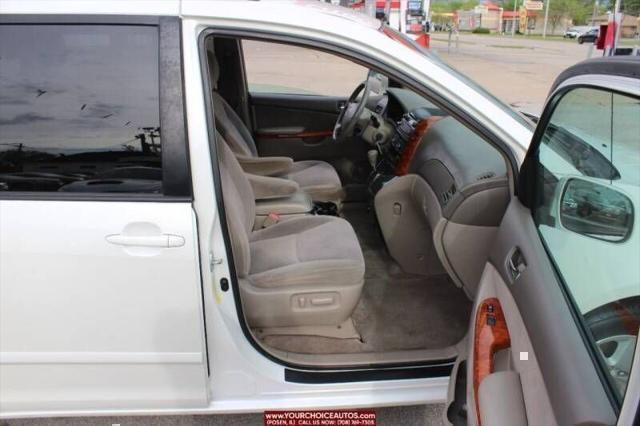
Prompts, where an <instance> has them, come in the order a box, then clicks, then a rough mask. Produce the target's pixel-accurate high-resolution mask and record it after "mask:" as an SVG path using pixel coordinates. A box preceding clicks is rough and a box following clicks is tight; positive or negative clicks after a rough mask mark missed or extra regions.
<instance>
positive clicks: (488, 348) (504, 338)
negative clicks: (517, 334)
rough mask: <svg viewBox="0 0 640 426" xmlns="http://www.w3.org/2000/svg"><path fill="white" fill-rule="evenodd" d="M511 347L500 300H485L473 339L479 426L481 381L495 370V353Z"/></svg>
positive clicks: (478, 314) (475, 392) (474, 392)
mask: <svg viewBox="0 0 640 426" xmlns="http://www.w3.org/2000/svg"><path fill="white" fill-rule="evenodd" d="M509 347H511V337H510V336H509V329H508V327H507V322H506V321H505V319H504V313H503V312H502V306H500V302H499V301H498V299H497V298H495V297H492V298H488V299H485V300H483V301H482V303H481V304H480V306H478V310H477V312H476V324H475V333H474V339H473V395H474V399H475V403H476V415H477V416H478V426H480V403H479V400H478V390H479V388H480V383H481V382H482V380H483V379H484V378H485V377H487V376H488V375H489V374H491V373H492V372H493V356H494V355H495V353H496V352H498V351H500V350H502V349H507V348H509Z"/></svg>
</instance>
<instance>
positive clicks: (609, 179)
mask: <svg viewBox="0 0 640 426" xmlns="http://www.w3.org/2000/svg"><path fill="white" fill-rule="evenodd" d="M634 69H635V71H634ZM637 69H638V62H637V61H635V63H633V62H627V61H621V60H612V59H607V60H605V61H595V62H593V61H591V62H587V63H585V64H583V65H577V66H576V67H573V68H571V69H569V70H568V71H566V72H565V73H564V74H563V75H562V76H561V77H560V78H559V80H558V81H557V82H556V85H555V90H554V91H553V92H552V95H551V97H550V98H549V101H548V104H547V107H546V110H545V111H544V113H543V115H542V117H541V120H540V123H539V127H538V129H537V130H536V133H535V136H534V139H533V143H532V145H531V147H530V151H529V153H528V156H527V159H526V160H525V163H524V165H523V166H522V169H521V173H520V182H519V191H518V196H517V197H514V198H513V199H512V201H511V204H510V205H509V207H508V209H507V212H506V214H505V216H504V219H503V222H502V224H501V226H500V230H499V232H498V236H497V239H496V241H495V245H494V247H493V248H492V250H491V254H490V258H489V262H488V263H487V264H486V267H485V270H484V273H483V275H482V278H481V280H480V284H479V287H478V293H477V294H476V298H475V302H474V310H473V313H472V319H471V328H470V334H469V345H468V354H467V359H466V361H465V371H466V395H464V393H465V392H459V393H462V394H463V395H462V397H463V398H464V397H465V396H466V408H467V409H466V411H465V410H464V409H462V408H460V406H461V405H460V404H459V401H458V404H457V405H456V403H454V404H452V405H451V406H450V409H449V411H450V413H449V419H450V420H451V421H452V422H453V423H461V424H464V423H468V424H470V425H476V424H482V426H487V425H498V424H501V425H507V424H508V425H525V424H541V425H553V424H560V425H569V424H615V423H616V422H617V421H618V418H619V416H620V415H621V409H622V403H623V400H624V399H625V397H626V398H627V399H633V400H634V401H636V402H635V405H634V406H637V398H638V395H637V392H633V391H631V392H627V391H626V390H627V388H628V389H633V388H634V386H636V389H637V384H636V383H635V382H633V381H632V380H630V373H631V366H632V363H633V357H634V350H635V347H636V342H637V336H638V326H639V324H640V265H639V262H638V259H640V229H639V226H640V225H639V224H638V223H639V222H640V218H639V217H638V214H637V211H638V209H640V137H639V135H640V103H639V102H638V100H639V99H640V97H639V95H640V84H638V80H637V79H636V78H637V77H635V78H629V77H631V76H632V75H633V73H634V72H635V75H636V76H637ZM594 73H595V74H598V75H593V74H594ZM603 75H605V76H606V78H602V77H603ZM625 75H626V76H625ZM461 376H462V377H463V378H464V376H465V374H464V373H461V374H458V375H457V377H458V381H460V380H461V379H460V377H461ZM636 377H637V374H636ZM456 398H457V399H460V396H456ZM627 402H628V401H625V408H624V409H625V410H626V408H627V407H626V405H628V404H627ZM456 410H457V411H456ZM451 411H454V412H451ZM634 413H635V412H634ZM623 414H624V412H623ZM465 415H466V418H465ZM634 415H635V414H634ZM627 419H628V417H627ZM637 420H638V419H637V418H636V421H637ZM628 424H630V423H628Z"/></svg>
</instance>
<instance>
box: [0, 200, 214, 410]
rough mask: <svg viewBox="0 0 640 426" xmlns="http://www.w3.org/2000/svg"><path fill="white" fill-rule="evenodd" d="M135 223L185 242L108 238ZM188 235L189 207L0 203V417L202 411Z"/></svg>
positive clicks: (192, 246) (193, 256)
mask: <svg viewBox="0 0 640 426" xmlns="http://www.w3.org/2000/svg"><path fill="white" fill-rule="evenodd" d="M97 218H99V220H96V219H97ZM61 224H63V225H62V226H61ZM132 224H133V226H132ZM141 224H142V225H141ZM139 226H145V227H146V226H156V227H157V228H158V229H159V230H161V232H162V233H168V234H174V235H180V236H182V237H183V238H184V240H185V241H184V245H182V246H181V247H174V248H168V249H165V248H157V247H123V246H119V245H113V244H110V243H108V242H107V241H106V239H105V236H107V235H111V234H120V233H122V232H123V230H124V228H125V227H129V229H130V230H131V231H132V232H134V233H135V231H136V230H135V229H133V228H135V227H139ZM194 235H195V216H194V214H193V211H192V209H191V206H190V205H189V204H188V203H151V202H142V203H140V202H113V201H111V202H98V201H90V202H83V201H49V200H45V201H39V200H23V201H18V200H0V259H2V263H1V265H0V282H1V283H2V286H0V348H2V352H0V368H1V373H0V389H1V391H0V397H1V405H0V408H1V409H2V415H3V416H11V415H12V414H20V413H33V414H36V413H38V412H40V411H42V410H46V411H49V410H55V411H58V410H60V412H61V413H67V414H71V410H78V409H88V408H93V409H94V410H97V409H104V410H108V409H113V408H116V407H117V408H134V407H139V406H141V405H145V406H149V407H154V408H167V407H194V406H202V405H203V404H206V402H207V394H206V386H205V378H206V352H205V348H204V346H203V342H204V338H203V336H204V327H203V326H204V321H203V318H202V309H201V306H202V302H201V294H200V277H199V274H198V267H199V263H198V257H197V252H196V250H197V240H196V239H195V238H194ZM27 283H28V286H26V285H25V284H27ZM16 301H19V303H15V302H16ZM98 366H99V368H97V367H98Z"/></svg>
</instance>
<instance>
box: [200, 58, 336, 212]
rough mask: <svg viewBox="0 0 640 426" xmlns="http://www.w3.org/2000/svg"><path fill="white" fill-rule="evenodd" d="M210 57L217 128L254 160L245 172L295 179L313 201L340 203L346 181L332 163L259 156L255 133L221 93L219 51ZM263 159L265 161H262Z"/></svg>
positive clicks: (239, 151)
mask: <svg viewBox="0 0 640 426" xmlns="http://www.w3.org/2000/svg"><path fill="white" fill-rule="evenodd" d="M208 58H209V68H210V72H211V74H212V76H211V78H212V81H213V85H214V87H215V88H216V89H214V91H213V93H212V98H213V109H214V114H215V119H216V129H217V130H218V131H219V132H220V133H221V134H222V136H223V137H224V138H225V140H226V141H227V143H228V144H229V146H230V147H231V150H232V151H233V152H234V153H235V154H236V156H238V157H239V160H240V162H241V165H243V167H244V164H245V160H247V161H246V162H247V163H251V170H247V169H246V168H245V171H247V172H250V173H254V174H263V175H265V176H272V177H281V178H286V179H291V180H293V181H294V182H296V183H298V185H300V188H301V189H302V190H303V191H305V192H306V193H308V194H309V195H310V196H311V198H312V199H313V201H330V202H334V203H336V204H338V205H340V204H341V201H342V200H343V198H344V191H343V190H342V183H341V182H340V177H339V176H338V173H337V172H336V170H335V169H334V168H333V166H331V165H330V164H329V163H327V162H325V161H316V160H307V161H296V162H294V161H293V160H291V159H290V158H287V157H264V158H262V157H260V156H259V155H258V150H257V148H256V144H255V141H254V139H253V137H252V136H251V132H250V131H249V129H247V127H246V125H245V124H244V122H243V121H242V120H241V119H240V117H239V116H238V114H236V112H235V111H234V109H233V108H232V107H231V106H230V105H229V104H228V103H227V101H226V100H225V99H224V98H223V97H222V96H220V94H219V93H218V92H217V84H218V78H219V75H220V69H219V67H218V62H217V60H216V58H215V54H214V53H213V52H211V51H209V52H208ZM260 159H264V160H265V161H264V162H262V161H259V160H260ZM251 160H254V161H251ZM270 160H272V161H270Z"/></svg>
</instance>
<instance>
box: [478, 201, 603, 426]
mask: <svg viewBox="0 0 640 426" xmlns="http://www.w3.org/2000/svg"><path fill="white" fill-rule="evenodd" d="M516 248H517V249H518V250H519V252H520V255H519V257H520V258H521V262H522V264H523V265H526V266H522V267H520V268H519V269H520V271H519V273H516V274H514V273H513V271H512V269H513V268H512V266H511V264H512V263H513V261H511V262H510V260H512V259H513V253H514V250H515V249H516ZM489 298H496V299H497V300H498V302H499V304H500V306H501V307H502V310H503V312H504V317H505V320H506V325H507V328H508V333H509V336H510V345H509V346H510V349H511V353H510V363H511V366H512V367H511V369H512V370H514V371H516V372H518V373H519V374H520V380H521V382H522V392H523V398H524V402H525V406H526V411H527V418H528V421H529V423H530V424H554V423H557V424H578V423H583V422H584V423H587V422H592V423H593V424H613V423H615V419H616V417H615V413H614V412H613V409H612V407H611V404H610V402H609V399H608V396H607V394H606V393H605V390H604V387H603V383H602V381H601V378H600V377H599V376H598V374H597V371H596V369H594V364H593V361H592V358H591V355H590V353H589V351H588V349H587V346H586V345H585V342H584V340H583V339H582V336H581V333H580V330H579V329H578V326H577V324H576V321H575V320H574V318H573V314H572V312H571V310H570V308H569V305H568V304H567V301H566V299H565V295H564V294H563V291H562V289H561V286H560V284H559V283H558V280H557V278H556V276H555V273H554V271H553V269H552V266H551V264H550V261H549V259H548V257H547V255H546V252H545V249H544V247H543V246H542V243H541V242H540V239H539V237H538V233H537V230H536V227H535V224H534V222H533V219H532V217H531V212H530V210H528V209H527V208H526V207H524V206H522V205H521V204H520V202H519V201H518V200H517V199H514V200H513V201H512V202H511V204H510V206H509V208H508V209H507V212H506V214H505V216H504V219H503V222H502V224H501V226H500V229H499V231H498V236H497V239H496V243H495V246H494V248H493V250H492V252H491V255H490V261H489V264H488V265H487V267H486V269H485V272H484V274H483V276H482V279H481V283H480V289H479V291H478V294H477V296H476V300H475V308H474V314H473V318H477V316H478V309H479V307H480V306H482V304H483V302H484V301H486V300H487V299H489ZM476 332H477V330H476V328H475V326H474V325H472V331H471V334H470V335H471V336H475V335H476ZM470 346H471V347H470V350H469V354H468V357H469V359H470V362H469V365H470V368H468V373H467V374H468V377H467V379H468V386H467V401H468V403H469V408H470V411H469V422H470V424H475V422H476V421H477V420H476V417H477V411H476V408H477V399H476V397H475V395H474V389H473V386H472V383H474V377H473V372H474V369H475V365H476V364H477V361H476V360H475V359H474V352H475V350H474V349H475V346H474V345H470ZM523 352H524V353H526V355H523V354H522V353H523ZM494 361H495V359H494ZM578 390H579V391H578Z"/></svg>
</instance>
